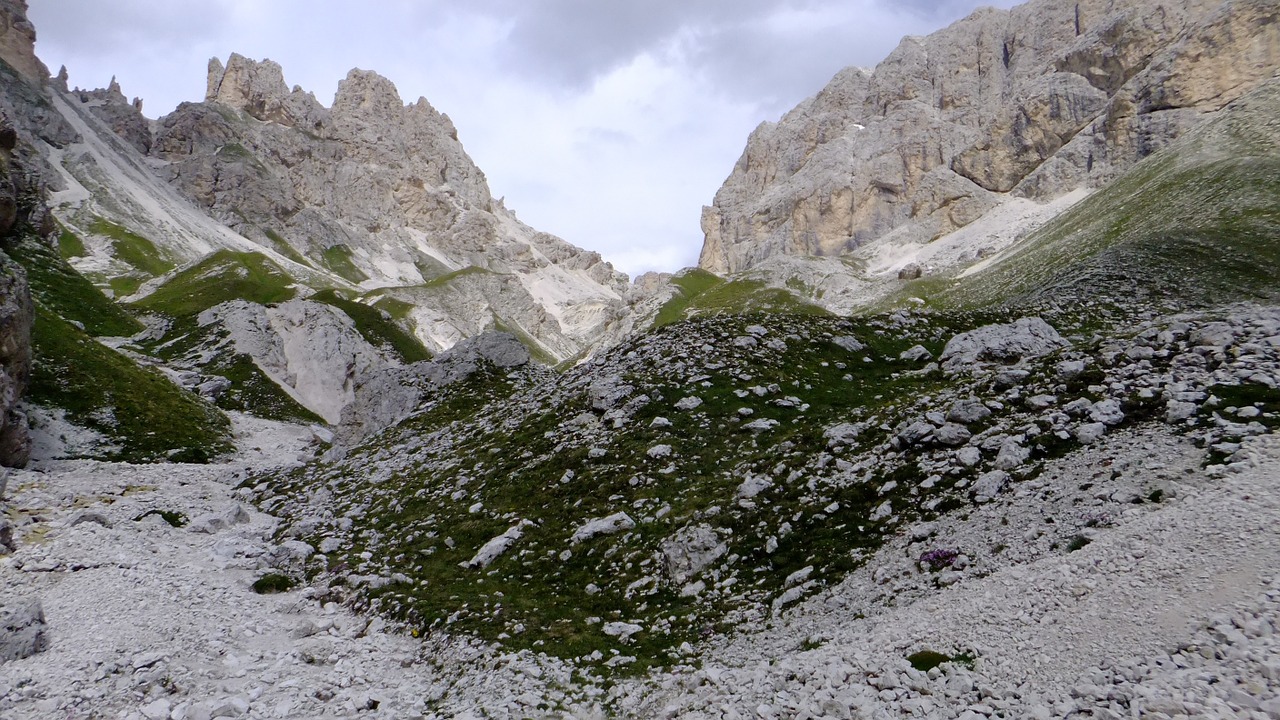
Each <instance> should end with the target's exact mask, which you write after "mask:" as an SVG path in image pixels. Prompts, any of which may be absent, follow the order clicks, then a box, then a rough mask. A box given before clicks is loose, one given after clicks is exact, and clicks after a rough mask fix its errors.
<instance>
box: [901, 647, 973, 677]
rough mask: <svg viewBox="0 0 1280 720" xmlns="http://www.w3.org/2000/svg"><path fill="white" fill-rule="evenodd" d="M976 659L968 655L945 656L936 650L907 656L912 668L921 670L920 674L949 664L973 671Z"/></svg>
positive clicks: (922, 651)
mask: <svg viewBox="0 0 1280 720" xmlns="http://www.w3.org/2000/svg"><path fill="white" fill-rule="evenodd" d="M976 659H977V658H975V657H974V656H972V655H969V654H968V653H961V654H959V655H945V654H943V653H940V652H937V651H935V650H921V651H919V652H914V653H911V654H910V655H908V656H907V662H909V663H911V667H913V668H915V669H916V670H919V671H920V672H929V671H930V670H932V669H934V668H936V667H938V666H939V665H941V664H943V663H949V662H950V663H956V664H957V665H963V666H965V667H967V668H969V669H970V670H972V669H973V662H974V660H976Z"/></svg>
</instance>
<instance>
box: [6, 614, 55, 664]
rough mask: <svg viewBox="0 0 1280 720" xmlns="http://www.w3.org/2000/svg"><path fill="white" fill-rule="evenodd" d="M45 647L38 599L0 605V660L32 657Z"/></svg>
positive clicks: (45, 636) (44, 633) (46, 639)
mask: <svg viewBox="0 0 1280 720" xmlns="http://www.w3.org/2000/svg"><path fill="white" fill-rule="evenodd" d="M48 647H49V637H48V634H47V626H46V624H45V619H44V608H43V607H42V606H41V605H40V601H39V600H16V601H9V602H8V603H7V604H5V605H0V663H3V662H8V661H10V660H21V659H22V658H27V657H31V656H32V655H35V654H36V653H38V652H43V651H44V650H45V649H47V648H48Z"/></svg>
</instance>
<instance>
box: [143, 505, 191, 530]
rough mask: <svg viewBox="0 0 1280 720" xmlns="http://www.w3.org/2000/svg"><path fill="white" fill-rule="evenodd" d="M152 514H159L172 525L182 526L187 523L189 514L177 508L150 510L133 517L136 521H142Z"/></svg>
mask: <svg viewBox="0 0 1280 720" xmlns="http://www.w3.org/2000/svg"><path fill="white" fill-rule="evenodd" d="M152 515H159V516H160V519H162V520H164V521H165V522H167V523H169V525H170V526H172V527H176V528H180V527H184V526H185V525H186V524H187V516H186V515H184V514H183V513H180V512H178V511H177V510H159V509H153V510H148V511H146V512H144V513H142V514H141V515H139V516H137V517H135V518H134V519H133V521H134V522H141V521H143V520H145V519H146V518H149V517H151V516H152Z"/></svg>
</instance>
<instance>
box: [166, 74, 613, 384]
mask: <svg viewBox="0 0 1280 720" xmlns="http://www.w3.org/2000/svg"><path fill="white" fill-rule="evenodd" d="M153 154H154V155H156V156H157V157H158V158H160V159H163V160H164V161H165V162H166V164H165V165H164V166H163V168H162V172H163V173H164V174H165V177H166V179H168V180H169V181H170V182H172V183H173V184H175V185H176V186H177V187H179V188H180V189H181V190H182V191H183V192H184V193H185V194H186V195H187V196H188V197H190V198H191V199H193V200H194V201H195V202H196V203H197V204H198V205H200V206H202V207H204V208H205V209H207V210H208V211H209V212H211V213H212V214H213V215H214V216H215V217H216V218H217V219H218V220H220V221H222V222H224V223H226V224H228V225H229V226H230V227H232V228H233V229H235V230H236V231H238V232H240V233H242V234H244V235H245V236H246V237H249V238H251V239H255V240H257V241H258V242H260V243H261V244H262V245H263V246H265V247H268V248H273V249H280V246H281V245H285V246H287V247H286V248H285V249H286V250H290V251H292V252H294V253H295V254H296V255H297V256H301V258H303V259H304V261H305V262H306V263H309V264H310V265H312V266H313V267H316V268H318V269H322V270H327V271H329V272H332V273H334V274H335V275H338V276H341V280H340V282H346V283H350V284H353V285H359V286H360V287H361V289H364V290H374V289H381V290H380V291H381V292H382V293H384V294H385V295H386V296H387V297H389V298H392V299H394V300H398V301H401V302H407V303H409V304H411V305H413V306H414V308H413V310H412V311H411V312H410V313H409V317H408V322H409V323H410V324H411V325H412V327H413V329H414V331H415V332H416V334H417V335H418V337H419V339H420V340H422V341H423V342H424V344H426V345H427V347H428V348H429V349H431V350H433V351H436V352H439V351H442V350H445V349H447V348H449V347H450V346H452V345H453V344H454V343H456V342H458V341H460V340H462V339H463V338H466V337H471V336H474V335H478V334H480V333H483V332H486V331H489V330H494V329H501V328H510V329H513V330H515V331H517V332H518V333H520V334H521V335H522V336H523V337H526V338H527V339H528V340H529V341H530V342H531V345H532V346H533V347H534V348H535V350H536V351H537V352H538V353H539V354H540V355H541V356H543V357H544V358H546V359H548V360H553V361H560V360H564V359H567V358H571V357H574V356H577V355H579V354H580V353H582V352H583V351H584V350H586V349H587V348H589V347H591V346H592V345H594V344H595V343H596V342H598V341H599V340H600V339H601V338H602V337H606V338H607V337H618V336H620V335H621V334H622V333H624V332H626V331H628V330H630V329H631V327H632V324H631V322H630V320H629V313H628V311H627V304H628V302H629V300H630V297H631V296H632V294H633V293H632V291H631V289H630V287H629V286H628V284H627V279H626V276H624V275H622V274H621V273H618V272H616V271H614V270H613V268H612V267H611V266H609V265H608V264H607V263H605V262H603V261H602V260H601V258H600V257H599V255H597V254H595V253H589V252H585V251H583V250H580V249H578V248H575V247H573V246H572V245H569V244H568V243H566V242H564V241H563V240H561V239H559V238H556V237H554V236H552V235H548V234H546V233H540V232H537V231H536V230H534V229H532V228H530V227H528V226H527V225H524V224H523V223H521V222H520V221H519V220H518V219H517V218H516V217H515V215H514V214H513V213H512V212H511V211H509V210H507V209H506V208H505V207H504V206H503V205H502V203H501V202H499V201H495V200H494V199H493V198H492V197H491V195H490V193H489V187H488V183H487V181H486V179H485V177H484V173H482V172H481V171H480V170H479V168H477V167H476V166H475V164H474V163H473V162H472V161H471V159H470V158H469V157H468V156H467V154H466V152H465V151H464V150H463V147H462V145H461V143H460V142H459V141H458V133H457V130H456V129H455V128H454V126H453V123H452V122H451V121H450V120H449V118H448V116H447V115H444V114H442V113H440V112H438V111H437V110H436V109H435V108H434V107H432V106H431V104H430V103H428V102H427V101H426V100H425V99H422V98H419V99H418V100H417V101H416V102H414V103H411V104H409V105H405V104H404V102H403V100H402V99H401V98H400V96H399V93H398V92H397V90H396V88H395V86H394V85H393V84H392V83H391V82H390V81H389V80H387V79H386V78H383V77H381V76H379V75H377V74H376V73H372V72H368V71H364V70H359V69H356V70H352V71H351V72H350V73H348V75H347V77H346V78H345V79H344V80H342V82H341V83H340V84H339V86H338V91H337V94H336V96H335V97H334V101H333V106H332V108H329V109H326V108H324V107H323V106H321V105H320V104H319V103H318V102H317V101H316V100H315V98H314V97H313V96H311V95H310V94H308V93H305V92H303V91H302V90H301V89H298V88H294V89H293V90H288V89H287V86H286V84H285V81H284V76H283V72H282V71H281V69H280V66H279V65H277V64H275V63H273V62H271V61H265V60H264V61H261V62H255V61H253V60H249V59H246V58H244V57H242V56H239V55H232V56H231V57H230V59H229V60H228V61H227V64H226V66H225V67H224V66H223V65H222V63H221V62H219V61H217V60H214V61H211V62H210V64H209V74H208V89H207V92H206V101H205V102H204V103H192V104H186V105H183V106H182V107H180V108H179V109H178V110H177V111H176V112H174V113H173V114H172V115H170V116H168V117H165V118H162V119H161V120H160V121H159V123H158V126H157V134H156V139H155V149H154V151H153Z"/></svg>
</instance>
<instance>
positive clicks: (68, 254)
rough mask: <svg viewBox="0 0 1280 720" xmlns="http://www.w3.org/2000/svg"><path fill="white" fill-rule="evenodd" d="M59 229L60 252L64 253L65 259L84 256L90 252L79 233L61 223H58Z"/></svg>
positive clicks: (63, 257)
mask: <svg viewBox="0 0 1280 720" xmlns="http://www.w3.org/2000/svg"><path fill="white" fill-rule="evenodd" d="M58 229H59V231H60V232H59V233H58V253H59V254H60V255H62V259H63V260H70V259H71V258H77V257H84V256H85V255H88V254H89V251H88V250H87V249H86V248H85V246H84V242H83V241H82V240H81V239H80V237H79V236H78V235H76V234H75V233H73V232H71V231H70V230H68V229H67V228H65V227H63V226H62V224H61V223H59V224H58Z"/></svg>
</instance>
